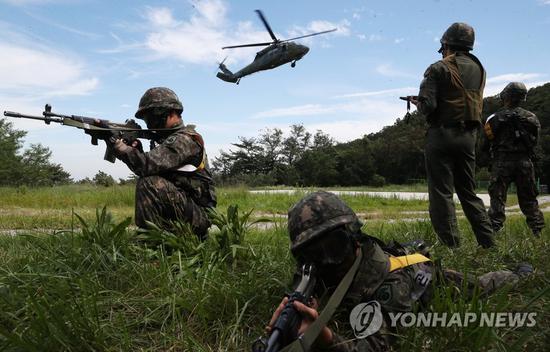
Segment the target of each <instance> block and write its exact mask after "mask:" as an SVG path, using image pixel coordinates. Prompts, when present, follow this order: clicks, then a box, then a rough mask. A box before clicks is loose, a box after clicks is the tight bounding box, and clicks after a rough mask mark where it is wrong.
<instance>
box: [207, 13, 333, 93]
mask: <svg viewBox="0 0 550 352" xmlns="http://www.w3.org/2000/svg"><path fill="white" fill-rule="evenodd" d="M255 11H256V13H257V14H258V16H259V17H260V20H261V21H262V22H263V24H264V26H265V29H266V30H267V31H268V32H269V35H270V36H271V39H273V41H271V42H265V43H253V44H243V45H232V46H224V47H223V48H222V49H231V48H244V47H251V46H266V48H264V49H262V50H260V51H258V52H257V53H256V57H255V58H254V61H252V63H250V64H249V65H247V66H245V67H244V68H242V69H241V70H239V71H237V72H235V73H233V72H231V71H230V70H229V69H228V68H227V67H226V66H225V64H224V62H225V59H224V60H223V61H222V62H220V63H219V66H218V68H219V70H220V72H218V73H217V74H216V77H218V78H219V79H221V80H223V81H226V82H230V83H236V84H239V81H240V80H241V78H242V77H244V76H247V75H250V74H252V73H254V72H258V71H263V70H270V69H272V68H275V67H278V66H281V65H284V64H286V63H289V62H290V63H291V64H290V66H291V67H295V66H296V61H298V60H300V59H301V58H302V57H304V55H305V54H307V53H308V51H309V48H308V47H307V46H305V45H302V44H297V43H294V42H292V40H296V39H301V38H306V37H311V36H314V35H319V34H325V33H330V32H334V31H335V30H336V28H333V29H329V30H327V31H322V32H316V33H311V34H306V35H302V36H299V37H295V38H290V39H284V40H280V39H278V38H277V37H276V36H275V34H274V33H273V30H272V29H271V26H270V25H269V23H268V22H267V20H266V18H265V16H264V14H263V13H262V11H261V10H255Z"/></svg>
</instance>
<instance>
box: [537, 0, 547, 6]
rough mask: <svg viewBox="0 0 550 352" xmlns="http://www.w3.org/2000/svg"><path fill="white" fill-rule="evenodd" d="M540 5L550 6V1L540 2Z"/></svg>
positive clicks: (542, 0) (540, 0)
mask: <svg viewBox="0 0 550 352" xmlns="http://www.w3.org/2000/svg"><path fill="white" fill-rule="evenodd" d="M539 4H541V5H550V0H539Z"/></svg>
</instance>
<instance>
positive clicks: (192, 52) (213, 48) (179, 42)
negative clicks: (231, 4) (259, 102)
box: [104, 0, 350, 65]
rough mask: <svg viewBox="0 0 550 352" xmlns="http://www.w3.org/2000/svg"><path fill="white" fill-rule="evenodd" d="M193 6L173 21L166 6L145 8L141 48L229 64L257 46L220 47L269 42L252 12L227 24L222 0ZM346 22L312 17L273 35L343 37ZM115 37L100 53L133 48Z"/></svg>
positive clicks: (161, 54) (250, 53)
mask: <svg viewBox="0 0 550 352" xmlns="http://www.w3.org/2000/svg"><path fill="white" fill-rule="evenodd" d="M194 8H195V10H196V12H195V13H194V14H193V15H192V16H191V17H190V18H188V19H187V20H177V18H176V16H175V15H174V13H173V11H172V10H170V9H169V8H166V7H147V8H146V9H145V12H144V14H143V17H144V19H145V21H146V22H147V26H146V28H147V31H148V32H147V34H146V38H145V43H144V47H145V48H147V49H149V51H150V52H151V53H153V59H155V58H176V59H178V60H181V61H183V62H186V63H192V64H208V65H212V64H213V63H214V62H215V61H220V60H221V59H223V58H224V57H225V56H229V58H228V60H227V62H226V63H227V64H229V65H231V64H234V63H237V62H248V61H250V60H251V59H252V58H253V57H254V54H255V53H256V52H257V51H258V50H259V49H261V47H260V48H258V47H253V48H239V49H230V50H227V51H222V49H221V48H222V47H223V46H228V45H239V44H249V43H258V42H269V41H271V38H270V37H269V34H268V33H267V31H266V30H265V29H264V27H263V26H262V25H261V22H260V21H259V20H257V19H256V18H254V17H255V16H254V15H253V14H252V13H251V18H253V19H254V21H255V22H253V21H240V22H237V23H230V22H229V21H228V19H227V11H228V8H227V5H226V3H225V2H224V1H221V0H202V1H199V2H195V3H194ZM253 16H254V17H253ZM256 20H257V21H256ZM349 25H350V24H349V21H347V20H343V21H341V22H339V23H332V22H329V21H324V20H315V21H311V22H310V23H309V24H308V25H307V26H306V27H294V28H293V29H292V30H291V31H289V35H288V36H283V35H281V34H279V33H276V36H277V37H278V38H280V39H284V38H288V37H297V36H300V35H304V34H309V33H311V32H317V31H324V30H328V29H332V28H338V31H337V32H334V33H331V35H333V36H346V35H349V33H350V30H349ZM274 30H276V29H274ZM115 40H117V42H119V47H118V48H116V49H111V50H110V51H109V50H107V51H104V52H120V51H123V50H125V49H134V48H135V47H136V44H131V45H123V44H121V43H120V38H118V37H115ZM307 40H313V39H311V38H307V39H306V41H307Z"/></svg>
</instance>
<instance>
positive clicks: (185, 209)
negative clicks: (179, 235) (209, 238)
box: [114, 87, 216, 239]
mask: <svg viewBox="0 0 550 352" xmlns="http://www.w3.org/2000/svg"><path fill="white" fill-rule="evenodd" d="M182 111H183V105H182V103H181V101H180V100H179V98H178V96H177V95H176V93H174V92H173V91H172V90H171V89H168V88H164V87H156V88H151V89H148V90H147V91H146V92H145V94H143V96H142V97H141V100H140V101H139V108H138V111H137V112H136V117H137V118H138V119H142V120H144V121H145V123H146V124H147V128H149V129H167V131H166V132H164V131H160V133H159V138H158V139H157V140H155V143H156V146H155V145H152V149H151V150H150V151H149V152H147V153H145V152H143V149H142V148H141V144H140V143H139V141H135V142H133V143H132V145H126V144H125V143H124V141H123V140H122V139H118V140H116V142H115V144H114V148H115V151H116V154H117V157H118V158H119V159H120V160H122V161H123V162H124V163H125V164H126V165H128V167H129V168H130V170H132V171H133V172H134V173H135V174H136V175H138V176H139V179H138V181H137V185H136V225H137V226H139V227H142V228H147V227H148V225H147V222H152V223H154V224H156V225H158V226H160V227H161V228H164V229H172V224H173V222H174V221H182V222H184V223H188V224H190V225H191V227H192V229H193V231H194V232H195V234H196V235H197V236H198V237H199V238H201V239H204V238H205V237H206V235H207V231H208V228H209V227H210V225H211V223H210V221H209V219H208V216H207V212H206V210H207V209H208V208H210V207H215V206H216V195H215V190H214V185H213V182H212V177H211V175H210V172H209V171H208V168H207V158H206V150H205V147H204V142H203V139H202V137H201V135H200V134H198V133H197V132H196V131H195V129H194V126H192V125H187V126H185V125H184V124H183V120H182V118H181V113H182ZM153 144H154V143H153Z"/></svg>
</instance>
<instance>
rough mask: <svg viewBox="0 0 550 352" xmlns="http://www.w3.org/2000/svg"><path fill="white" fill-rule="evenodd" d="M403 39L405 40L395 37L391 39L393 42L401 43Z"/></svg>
mask: <svg viewBox="0 0 550 352" xmlns="http://www.w3.org/2000/svg"><path fill="white" fill-rule="evenodd" d="M404 40H405V38H395V39H394V40H393V42H394V43H395V44H401V43H402V42H403V41H404Z"/></svg>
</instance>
